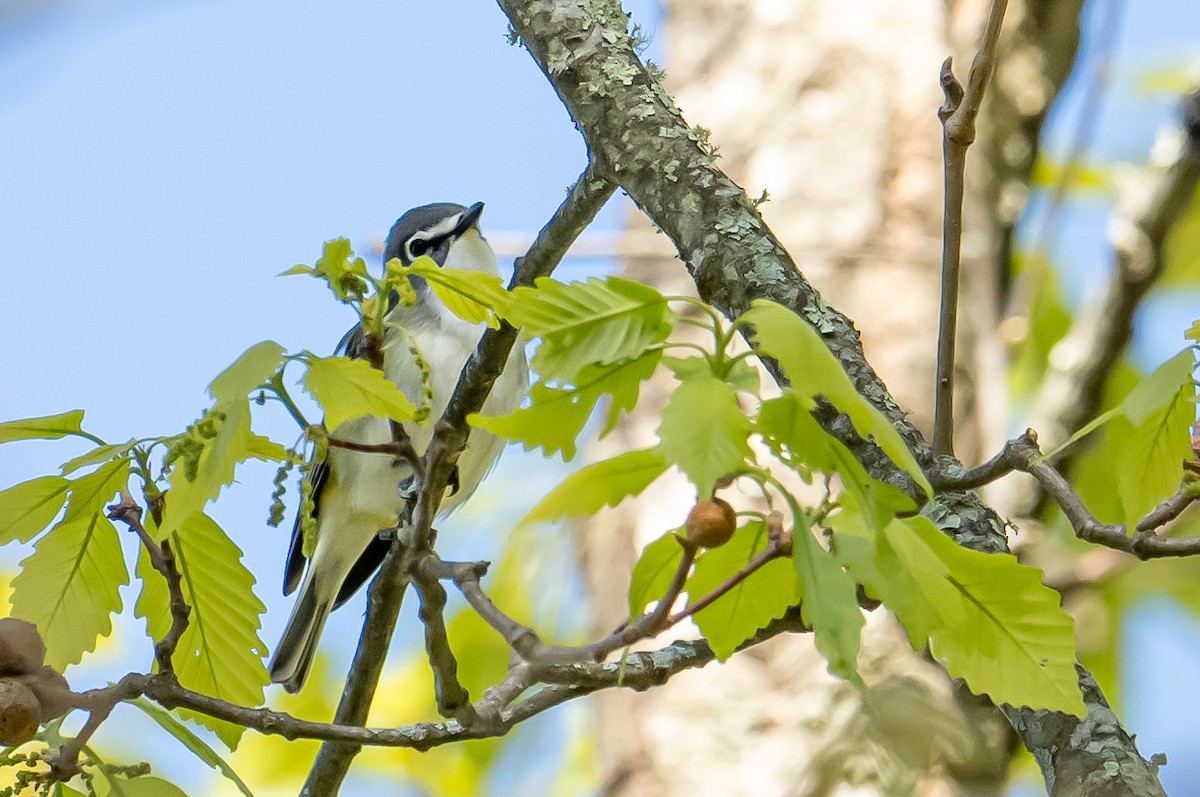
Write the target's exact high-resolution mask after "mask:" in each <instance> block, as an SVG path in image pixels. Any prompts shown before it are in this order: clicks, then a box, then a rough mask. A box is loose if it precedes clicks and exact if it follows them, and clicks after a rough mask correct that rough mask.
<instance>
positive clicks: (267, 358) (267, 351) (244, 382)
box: [208, 340, 284, 404]
mask: <svg viewBox="0 0 1200 797" xmlns="http://www.w3.org/2000/svg"><path fill="white" fill-rule="evenodd" d="M283 358H284V351H283V347H282V346H280V345H279V344H278V343H276V342H275V341H273V340H264V341H263V342H262V343H256V344H254V345H253V346H251V347H250V348H248V349H246V350H245V351H244V352H242V354H241V356H239V357H238V358H237V359H236V360H234V361H233V364H232V365H230V366H229V367H228V368H226V369H225V370H224V371H222V372H221V373H220V374H218V375H217V378H216V379H214V380H213V381H212V382H211V383H210V384H209V386H208V394H209V395H210V396H212V397H213V398H214V399H216V400H217V403H218V404H219V403H221V402H222V401H235V400H240V399H244V398H246V396H247V394H249V393H250V391H251V390H254V389H255V388H257V387H261V386H262V385H263V384H265V383H266V381H267V380H268V379H270V378H271V375H272V374H274V373H275V372H276V371H278V370H279V366H280V365H282V364H283Z"/></svg>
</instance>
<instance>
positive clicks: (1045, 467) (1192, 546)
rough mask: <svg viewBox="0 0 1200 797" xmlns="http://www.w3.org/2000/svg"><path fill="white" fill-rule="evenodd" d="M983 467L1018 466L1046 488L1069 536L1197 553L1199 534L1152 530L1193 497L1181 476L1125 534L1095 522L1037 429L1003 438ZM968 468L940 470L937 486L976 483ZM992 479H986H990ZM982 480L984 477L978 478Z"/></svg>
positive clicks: (1003, 469)
mask: <svg viewBox="0 0 1200 797" xmlns="http://www.w3.org/2000/svg"><path fill="white" fill-rule="evenodd" d="M984 469H988V471H989V475H991V474H998V475H1003V474H1004V473H1008V472H1011V471H1013V470H1019V471H1021V472H1023V473H1028V474H1029V475H1030V476H1032V477H1033V478H1034V479H1036V480H1037V482H1038V484H1039V485H1040V486H1041V487H1042V489H1043V490H1045V491H1046V494H1047V495H1049V496H1050V497H1051V498H1052V499H1053V500H1054V502H1055V503H1056V504H1058V506H1059V508H1060V509H1062V511H1063V515H1065V516H1066V518H1067V520H1068V522H1070V524H1071V528H1072V529H1074V531H1075V536H1077V537H1079V539H1081V540H1084V541H1085V542H1093V543H1096V544H1097V545H1103V546H1105V547H1107V548H1112V549H1113V550H1117V551H1123V552H1124V553H1128V554H1133V555H1134V556H1136V557H1137V558H1139V559H1156V558H1160V557H1165V556H1193V555H1195V554H1200V537H1177V538H1168V537H1160V536H1158V535H1157V534H1155V533H1154V530H1155V529H1157V528H1160V527H1161V526H1163V525H1165V524H1166V523H1168V522H1170V521H1171V520H1174V519H1175V518H1177V517H1178V516H1179V515H1180V514H1182V513H1183V511H1184V510H1185V509H1187V508H1188V507H1189V506H1190V505H1191V504H1192V502H1193V501H1195V498H1194V497H1193V495H1192V493H1193V491H1194V486H1193V485H1190V484H1188V483H1187V482H1186V481H1185V482H1184V484H1183V485H1182V486H1181V487H1180V488H1179V491H1178V492H1177V493H1175V495H1173V496H1171V497H1170V498H1168V499H1167V500H1165V501H1163V502H1162V503H1161V504H1159V505H1158V506H1156V507H1155V508H1154V509H1153V510H1151V511H1150V512H1149V513H1148V514H1147V515H1146V516H1145V517H1144V518H1142V519H1141V520H1139V521H1138V522H1137V523H1136V524H1134V534H1133V536H1132V537H1131V536H1129V534H1128V532H1127V529H1126V527H1125V526H1122V525H1118V524H1113V523H1101V522H1100V521H1099V520H1098V519H1097V518H1096V516H1095V515H1094V514H1093V513H1092V511H1091V510H1090V509H1088V508H1087V505H1086V504H1084V503H1083V499H1081V498H1080V497H1079V494H1078V493H1076V492H1075V488H1074V487H1072V486H1071V483H1070V482H1068V481H1067V480H1066V479H1065V478H1064V477H1063V475H1062V474H1061V473H1060V472H1059V471H1058V469H1057V468H1056V467H1054V466H1053V465H1051V464H1050V463H1049V462H1047V461H1046V460H1045V459H1044V458H1043V457H1042V452H1041V449H1040V448H1039V447H1038V442H1037V434H1036V433H1034V431H1033V430H1032V429H1026V430H1025V433H1024V434H1022V435H1021V436H1020V437H1016V438H1014V439H1012V440H1009V441H1008V442H1007V443H1005V444H1004V449H1003V450H1002V451H1001V452H1000V453H999V454H997V455H996V456H995V457H993V458H992V460H991V461H989V462H988V464H987V465H983V466H981V467H980V468H977V469H975V470H977V471H981V470H984ZM973 473H974V471H968V472H967V473H966V474H964V476H963V478H962V479H961V481H955V480H950V479H946V478H945V477H944V476H943V477H942V478H943V481H942V482H941V484H942V485H943V486H942V487H939V490H940V489H948V490H961V489H969V488H970V487H972V486H976V484H975V480H974V479H973V478H972V474H973ZM991 480H992V479H990V478H989V479H988V481H991ZM980 483H986V482H980Z"/></svg>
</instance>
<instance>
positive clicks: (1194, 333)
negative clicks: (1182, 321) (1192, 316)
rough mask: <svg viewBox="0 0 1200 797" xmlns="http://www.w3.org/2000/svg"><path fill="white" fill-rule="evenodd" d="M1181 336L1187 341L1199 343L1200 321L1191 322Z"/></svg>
mask: <svg viewBox="0 0 1200 797" xmlns="http://www.w3.org/2000/svg"><path fill="white" fill-rule="evenodd" d="M1183 336H1184V337H1185V338H1187V339H1188V340H1191V341H1195V342H1196V343H1200V321H1193V322H1192V325H1191V326H1190V327H1188V328H1187V331H1186V332H1184V333H1183Z"/></svg>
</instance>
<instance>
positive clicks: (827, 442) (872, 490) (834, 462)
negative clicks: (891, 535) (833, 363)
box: [755, 388, 916, 528]
mask: <svg viewBox="0 0 1200 797" xmlns="http://www.w3.org/2000/svg"><path fill="white" fill-rule="evenodd" d="M812 408H813V407H812V400H811V399H806V398H803V397H801V396H799V395H797V394H796V393H795V392H794V391H793V390H791V389H790V388H786V389H784V391H783V395H781V396H778V397H776V398H773V399H769V400H767V401H764V402H763V404H762V407H761V409H760V410H759V413H758V417H757V418H756V419H755V431H757V432H758V433H759V434H760V435H761V436H762V438H763V442H765V443H766V444H767V447H768V448H769V449H770V450H771V452H772V453H773V454H774V455H775V456H776V457H778V458H779V459H780V460H781V461H782V462H784V463H786V464H788V465H790V466H792V467H793V468H796V469H798V470H799V471H800V472H801V474H802V475H803V469H804V468H812V469H813V470H817V471H820V472H822V473H827V474H833V473H837V474H838V475H839V476H841V479H842V485H843V486H844V487H845V489H847V490H849V491H850V492H851V493H853V494H854V495H855V496H857V498H858V501H859V502H861V505H862V507H863V510H864V517H865V518H867V519H869V520H870V522H871V523H872V525H873V526H874V527H876V528H883V527H884V526H886V525H887V524H888V523H889V522H890V521H891V519H892V518H893V517H895V516H896V513H897V512H899V511H907V510H912V509H915V508H916V507H915V505H914V503H913V500H912V498H910V497H909V496H907V495H905V494H904V493H903V492H901V491H900V490H899V489H898V488H896V487H894V486H893V485H890V484H887V483H885V482H880V481H878V480H876V479H873V478H871V476H870V475H869V474H868V473H867V471H866V469H865V468H863V466H862V464H861V463H860V462H859V461H858V460H857V459H855V458H854V455H853V454H851V453H850V449H848V448H846V446H845V445H843V444H842V442H841V441H839V440H837V439H835V438H833V437H831V436H830V435H829V434H828V433H827V432H826V431H825V430H824V429H823V428H821V425H820V424H819V423H817V421H816V419H815V418H813V417H812Z"/></svg>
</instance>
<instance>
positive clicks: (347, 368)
mask: <svg viewBox="0 0 1200 797" xmlns="http://www.w3.org/2000/svg"><path fill="white" fill-rule="evenodd" d="M306 360H307V362H308V373H306V374H305V375H304V379H303V382H304V387H305V389H306V390H308V392H309V393H311V394H312V397H313V398H315V399H316V400H317V402H318V403H319V404H320V405H321V406H322V407H323V408H324V409H325V426H326V427H327V428H328V429H329V430H330V431H331V432H335V433H336V431H337V428H338V427H339V426H341V425H342V424H343V423H345V422H346V421H351V420H354V419H355V418H362V417H364V416H368V415H370V416H374V417H376V418H391V419H392V420H395V421H400V422H401V423H404V422H405V421H411V420H412V418H413V414H414V413H415V412H416V411H417V408H416V406H415V405H414V404H413V403H412V402H411V401H409V400H408V398H407V397H406V396H405V395H404V393H402V392H401V391H400V388H398V387H396V383H395V382H393V381H391V380H390V379H388V378H387V377H386V376H384V375H383V372H382V371H380V370H378V369H376V368H372V367H371V366H370V364H369V363H367V362H366V361H364V360H351V359H349V358H347V357H313V356H311V355H309V356H308V357H307V358H306Z"/></svg>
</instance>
